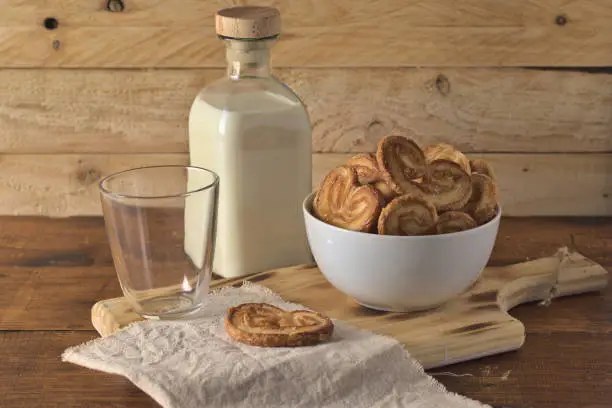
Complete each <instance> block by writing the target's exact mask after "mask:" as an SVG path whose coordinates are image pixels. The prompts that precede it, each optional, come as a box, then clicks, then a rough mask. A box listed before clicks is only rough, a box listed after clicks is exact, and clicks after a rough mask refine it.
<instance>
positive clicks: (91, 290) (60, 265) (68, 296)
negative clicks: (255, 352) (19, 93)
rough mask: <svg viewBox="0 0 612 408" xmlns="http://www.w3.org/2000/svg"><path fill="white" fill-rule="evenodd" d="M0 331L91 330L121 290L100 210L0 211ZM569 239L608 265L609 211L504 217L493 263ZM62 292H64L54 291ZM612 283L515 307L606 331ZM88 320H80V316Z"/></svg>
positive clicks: (535, 321) (543, 326) (533, 324)
mask: <svg viewBox="0 0 612 408" xmlns="http://www.w3.org/2000/svg"><path fill="white" fill-rule="evenodd" d="M0 224H1V225H2V230H1V231H0V239H1V241H0V242H1V244H2V245H0V265H1V266H0V284H1V285H2V287H3V288H5V290H4V291H0V330H41V329H44V330H69V329H70V330H89V329H90V328H91V327H92V326H91V323H90V321H89V318H90V314H91V313H90V309H91V307H92V305H93V304H94V303H95V302H96V301H99V300H102V299H104V298H113V297H117V296H120V295H121V291H120V289H119V286H118V283H117V279H116V274H115V271H114V268H113V265H112V258H111V255H110V249H109V246H108V242H107V240H106V234H105V231H104V224H103V222H102V219H101V218H99V217H75V218H65V219H49V218H42V217H0ZM561 246H573V247H575V248H576V249H577V250H578V251H580V252H581V253H583V254H585V255H586V256H587V257H588V258H589V259H592V260H594V261H595V262H597V263H599V264H601V265H603V266H604V267H606V268H607V269H608V270H609V271H611V272H612V218H551V217H541V218H533V217H530V218H503V219H502V221H501V224H500V229H499V234H498V239H497V242H496V244H495V248H494V249H493V253H492V255H491V259H490V262H489V265H490V266H506V265H510V264H514V263H518V262H524V261H528V260H530V259H534V258H538V257H544V256H549V255H550V254H551V253H554V251H555V250H556V249H557V248H559V247H561ZM57 293H61V294H62V296H57V295H56V294H57ZM611 295H612V286H611V287H609V288H608V289H607V290H606V291H605V292H604V293H602V294H587V295H584V296H580V297H578V298H577V299H573V298H567V299H558V300H555V301H554V303H553V304H552V305H551V306H550V307H532V306H531V305H528V306H525V307H522V306H519V307H517V308H515V309H513V310H512V315H514V316H516V317H518V318H519V319H520V320H521V321H524V322H526V323H527V330H528V332H530V333H532V332H544V333H548V332H550V331H551V330H558V331H566V332H585V333H592V334H597V333H607V332H609V331H610V326H609V325H602V324H601V322H602V321H607V319H608V318H609V316H610V313H612V302H610V301H609V299H611V298H610V296H611ZM84 318H85V319H86V320H83V319H84Z"/></svg>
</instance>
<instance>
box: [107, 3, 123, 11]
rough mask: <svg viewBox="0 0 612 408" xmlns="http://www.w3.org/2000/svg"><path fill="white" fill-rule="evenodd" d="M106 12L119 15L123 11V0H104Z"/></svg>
mask: <svg viewBox="0 0 612 408" xmlns="http://www.w3.org/2000/svg"><path fill="white" fill-rule="evenodd" d="M106 10H108V11H110V12H112V13H120V12H122V11H123V10H125V3H123V0H106Z"/></svg>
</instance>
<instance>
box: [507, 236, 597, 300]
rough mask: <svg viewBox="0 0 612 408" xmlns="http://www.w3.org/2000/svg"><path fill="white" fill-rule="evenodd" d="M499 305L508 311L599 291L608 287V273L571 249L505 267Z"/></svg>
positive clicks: (562, 249)
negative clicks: (558, 298)
mask: <svg viewBox="0 0 612 408" xmlns="http://www.w3.org/2000/svg"><path fill="white" fill-rule="evenodd" d="M502 269H503V271H500V273H499V275H498V276H499V277H500V279H503V280H505V283H503V284H502V285H501V287H500V289H499V292H498V295H497V303H498V305H499V307H500V309H501V310H503V311H508V310H510V309H512V308H513V307H515V306H517V305H519V304H522V303H527V302H532V301H536V300H542V301H544V302H546V303H549V302H550V301H551V300H552V299H554V298H557V297H562V296H569V295H574V294H578V293H584V292H591V291H597V290H601V289H603V288H605V287H606V286H607V284H608V273H607V271H606V270H605V269H604V268H603V267H602V266H601V265H598V264H597V263H595V262H593V261H591V260H590V259H588V258H586V257H584V256H583V255H581V254H580V253H578V252H570V251H569V250H568V248H567V247H562V248H559V250H558V251H557V253H556V254H555V255H553V256H550V257H545V258H539V259H536V260H533V261H528V262H521V263H518V264H514V265H510V266H506V267H502Z"/></svg>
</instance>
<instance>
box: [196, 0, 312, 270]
mask: <svg viewBox="0 0 612 408" xmlns="http://www.w3.org/2000/svg"><path fill="white" fill-rule="evenodd" d="M216 22H217V24H216V26H217V34H218V35H219V36H220V37H221V38H222V39H223V40H224V42H225V43H226V47H227V51H226V53H227V62H228V69H227V74H226V76H225V77H224V78H221V79H219V80H218V81H216V82H214V83H212V84H210V85H208V86H207V87H206V88H205V89H203V90H202V91H201V92H200V93H199V94H198V96H197V97H196V98H195V100H194V102H193V105H192V107H191V111H190V113H189V156H190V161H191V163H190V164H191V165H192V166H199V167H204V168H208V169H211V170H213V171H215V172H216V173H217V174H218V175H219V178H220V184H219V205H218V218H217V238H216V250H215V260H214V266H213V270H214V272H215V273H217V274H218V275H220V276H223V277H236V276H243V275H247V274H251V273H255V272H260V271H264V270H268V269H273V268H278V267H283V266H290V265H296V264H301V263H310V262H312V258H311V255H310V250H309V247H308V243H307V238H306V232H305V227H304V219H303V215H302V207H301V206H302V201H303V200H304V198H305V197H306V196H307V195H308V194H309V193H310V192H311V190H312V175H311V172H312V165H311V160H312V159H311V153H312V150H311V126H310V122H309V119H308V114H307V112H306V109H305V108H304V105H303V104H302V102H301V101H300V99H299V98H298V97H297V96H296V95H295V94H294V93H293V92H292V91H291V90H290V89H289V88H288V87H287V86H286V85H284V84H283V83H281V82H280V81H279V80H278V79H276V78H275V77H274V76H272V74H271V72H270V48H271V46H272V45H273V43H274V41H275V40H276V37H277V36H278V34H279V31H280V30H279V29H280V16H279V13H278V11H277V10H276V9H274V8H269V7H233V8H229V9H224V10H221V11H219V12H218V13H217V17H216ZM186 213H187V214H186V225H185V228H186V231H185V239H186V242H185V245H186V249H187V253H188V254H189V255H190V256H191V258H192V259H194V260H196V259H202V256H201V252H202V251H203V250H204V249H203V248H198V247H194V246H193V245H191V244H190V237H193V238H195V237H196V236H197V235H198V234H201V233H202V232H201V231H200V230H201V228H198V225H199V224H200V223H198V222H197V219H198V217H199V216H200V215H199V214H201V208H199V206H198V203H197V202H195V201H193V202H188V203H187V204H186ZM193 238H191V239H193ZM193 242H201V241H198V240H196V239H193Z"/></svg>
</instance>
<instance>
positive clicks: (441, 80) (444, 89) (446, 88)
mask: <svg viewBox="0 0 612 408" xmlns="http://www.w3.org/2000/svg"><path fill="white" fill-rule="evenodd" d="M436 89H437V90H438V92H440V94H441V95H442V96H446V95H448V94H449V93H450V81H449V80H448V78H447V77H446V75H443V74H439V75H438V76H437V77H436Z"/></svg>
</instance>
